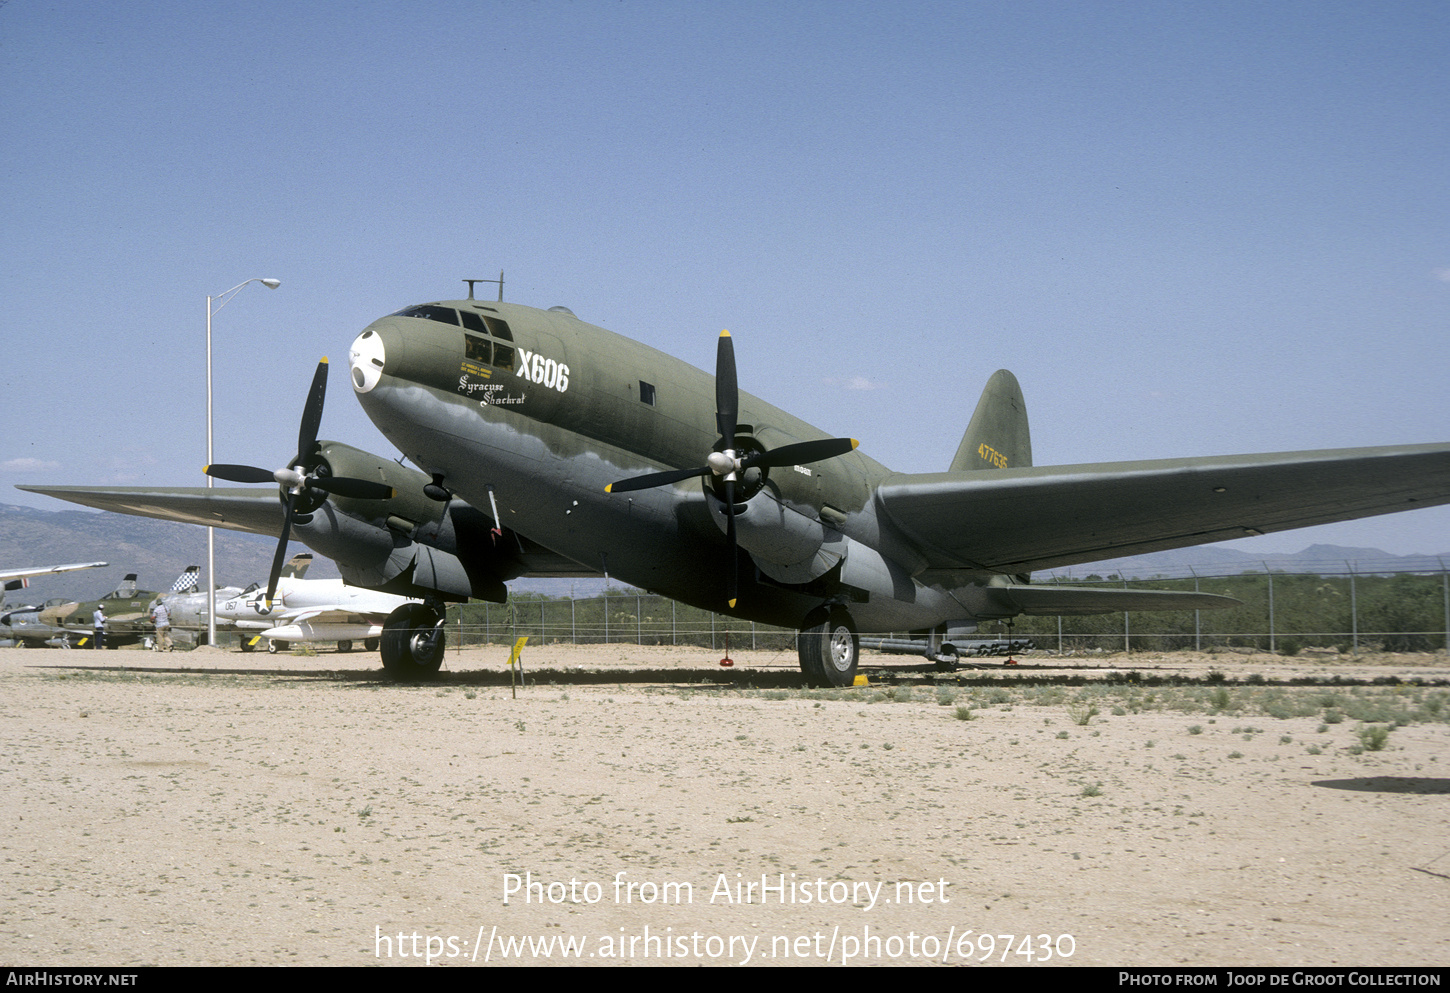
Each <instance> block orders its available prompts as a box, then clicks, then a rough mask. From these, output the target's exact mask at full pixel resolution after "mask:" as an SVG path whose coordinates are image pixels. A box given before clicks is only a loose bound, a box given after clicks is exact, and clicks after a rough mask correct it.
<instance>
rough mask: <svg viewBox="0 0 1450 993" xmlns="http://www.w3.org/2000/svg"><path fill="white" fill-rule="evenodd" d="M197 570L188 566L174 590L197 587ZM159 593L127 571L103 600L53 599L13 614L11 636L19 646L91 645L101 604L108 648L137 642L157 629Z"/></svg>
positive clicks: (66, 646)
mask: <svg viewBox="0 0 1450 993" xmlns="http://www.w3.org/2000/svg"><path fill="white" fill-rule="evenodd" d="M197 572H198V570H197V567H196V566H189V567H187V569H186V570H185V571H184V572H182V574H181V576H180V578H178V579H177V581H176V583H175V584H173V586H172V589H173V590H176V589H186V588H187V587H188V586H189V587H190V588H191V589H195V588H196V576H197ZM156 596H157V594H156V592H155V591H153V590H138V589H137V588H136V574H135V573H134V572H132V573H127V574H126V576H125V578H124V579H122V580H121V584H120V585H119V586H117V587H116V588H115V589H114V590H112V591H111V592H110V593H107V594H106V595H105V596H103V597H101V598H100V599H99V600H87V601H84V602H81V601H76V600H69V601H66V600H60V599H52V600H47V601H46V602H45V605H44V606H42V607H40V608H39V609H37V610H34V611H26V612H22V611H15V612H13V613H11V614H10V615H9V626H10V637H12V638H13V639H14V640H15V642H16V644H19V645H28V646H43V645H53V646H61V647H65V648H72V647H74V648H90V647H92V646H91V639H92V638H93V637H94V636H95V627H94V622H93V618H94V616H95V612H96V608H97V607H100V608H101V611H102V612H103V613H104V614H105V616H106V642H105V644H106V647H107V648H119V647H120V646H122V645H134V644H137V643H139V642H141V641H143V640H144V639H146V638H148V637H150V635H151V632H152V631H153V630H155V626H154V625H153V624H152V623H151V613H150V609H149V608H150V604H151V602H152V601H153V600H155V598H156Z"/></svg>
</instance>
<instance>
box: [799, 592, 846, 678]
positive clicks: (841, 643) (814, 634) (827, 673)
mask: <svg viewBox="0 0 1450 993" xmlns="http://www.w3.org/2000/svg"><path fill="white" fill-rule="evenodd" d="M799 645H800V648H799V652H800V663H801V672H803V673H805V677H806V682H807V683H808V684H809V685H811V686H850V685H852V684H853V683H854V682H855V681H856V665H857V663H858V662H860V660H861V639H860V638H859V637H857V635H856V622H855V621H853V620H851V614H850V613H849V612H848V611H847V610H846V609H845V608H843V607H833V608H831V612H830V613H829V614H828V615H827V616H826V619H825V620H824V621H822V622H821V623H819V624H815V625H813V626H811V627H808V628H802V629H801V632H800V638H799Z"/></svg>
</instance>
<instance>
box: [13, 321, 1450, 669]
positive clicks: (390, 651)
mask: <svg viewBox="0 0 1450 993" xmlns="http://www.w3.org/2000/svg"><path fill="white" fill-rule="evenodd" d="M348 366H349V375H350V378H351V381H352V385H353V390H354V392H355V393H356V395H357V397H358V400H359V401H360V402H361V403H362V406H363V408H364V410H365V411H366V412H367V414H368V416H369V417H371V418H372V420H373V422H374V423H375V424H376V425H377V426H378V428H379V429H380V430H381V431H382V432H383V434H384V435H386V436H387V437H388V439H389V440H390V441H391V442H392V443H393V444H395V445H396V446H397V447H398V449H399V450H400V451H401V452H403V453H404V454H405V455H406V456H407V458H408V459H409V460H411V461H412V462H413V463H414V464H415V465H417V466H418V467H420V468H421V469H422V470H423V474H419V473H416V472H413V471H412V470H409V469H405V468H404V467H402V466H400V465H398V464H397V463H394V462H391V461H389V460H387V459H382V458H379V457H377V456H371V455H368V454H367V453H364V452H360V451H359V450H357V449H355V448H350V447H348V446H346V445H341V444H339V443H336V442H325V441H324V442H318V441H317V440H316V430H317V425H318V422H319V421H320V417H321V410H322V391H323V389H324V388H325V376H326V364H325V360H324V364H323V365H321V366H319V369H318V374H317V376H316V378H315V379H314V384H313V390H312V393H311V394H310V396H309V399H308V402H307V405H306V408H305V412H304V417H303V425H302V429H301V431H300V433H299V443H298V449H297V455H296V456H295V457H294V458H293V459H292V460H291V461H290V462H289V463H288V465H287V466H286V467H285V468H284V469H281V470H276V471H275V472H274V471H271V470H263V469H257V468H253V467H245V466H213V467H210V471H211V472H212V474H213V475H215V476H218V477H220V478H223V479H229V480H234V481H238V482H264V481H265V482H271V481H273V480H276V481H277V482H278V483H280V484H281V489H282V500H281V502H280V504H279V502H278V501H277V500H276V499H275V498H266V499H265V500H263V499H259V496H260V495H259V494H257V493H256V492H255V491H252V492H250V493H249V492H248V491H246V490H238V489H230V488H227V489H222V488H218V489H213V490H206V489H200V488H198V489H193V490H156V489H135V488H131V489H110V490H99V489H90V488H84V489H83V488H77V487H23V488H25V489H33V490H35V491H38V492H43V493H49V494H51V495H54V496H57V497H62V498H64V499H68V500H72V501H74V502H77V503H83V504H87V505H91V506H98V507H103V508H106V509H111V510H119V511H123V512H127V513H139V514H145V515H148V516H156V517H164V518H169V519H173V520H189V521H192V522H195V523H199V524H208V523H210V524H215V525H216V526H219V527H235V528H239V529H242V530H256V531H263V532H269V533H272V534H277V533H278V532H279V530H280V531H281V532H282V533H283V541H284V545H285V538H286V535H287V534H288V533H294V534H296V536H297V537H298V538H299V539H300V540H302V541H304V542H306V543H307V544H308V545H309V547H311V548H313V549H314V550H315V551H318V552H320V553H321V554H324V555H327V556H329V557H331V558H333V559H335V560H336V561H337V563H338V567H339V571H341V573H342V575H343V577H344V578H345V579H347V580H348V581H349V582H351V583H354V584H358V585H365V586H370V587H372V588H375V589H385V590H387V591H389V592H395V593H400V594H403V595H406V596H413V597H421V598H423V599H424V601H425V602H424V603H422V604H414V605H409V606H407V607H404V608H400V609H399V610H398V611H395V612H394V614H393V615H392V616H391V617H390V618H389V619H388V621H387V623H386V625H385V626H384V631H383V638H382V650H383V662H384V666H385V667H386V668H387V669H388V671H389V672H390V673H392V674H393V675H395V676H399V677H405V678H416V677H422V676H427V675H430V674H431V673H433V672H434V671H436V669H437V668H438V665H439V662H440V661H441V649H442V641H443V631H442V616H443V615H442V606H443V604H444V602H445V601H449V600H458V599H463V598H465V597H469V596H472V597H481V598H485V599H490V600H502V599H504V597H505V595H506V591H505V589H504V585H503V584H504V582H505V581H506V580H508V579H512V578H514V577H516V576H521V575H583V574H600V573H605V574H608V575H610V576H614V577H617V578H619V579H621V580H623V581H625V582H628V583H631V584H633V585H635V586H638V587H641V588H643V589H647V590H651V591H654V592H657V593H661V594H663V595H665V596H668V597H672V598H674V599H677V600H680V601H682V602H685V603H690V604H694V605H696V606H700V607H705V608H707V609H712V610H719V611H728V612H731V613H733V614H734V615H735V616H738V617H740V618H742V619H747V620H754V621H760V622H764V623H769V624H776V625H781V626H786V627H793V628H796V629H798V630H799V631H800V638H799V639H798V643H799V657H800V665H801V669H802V670H803V672H804V674H805V676H806V679H807V680H808V681H809V682H811V683H812V684H815V685H835V686H840V685H848V684H850V683H851V682H852V681H853V679H854V676H855V673H856V668H857V661H858V651H859V639H858V637H857V634H858V632H861V631H865V632H876V631H914V632H919V633H922V634H925V635H926V637H927V640H928V643H930V641H931V639H932V638H934V637H938V638H939V636H940V633H941V632H945V631H946V630H947V629H948V627H951V628H957V629H959V628H961V627H962V626H963V625H970V624H973V623H976V622H980V621H983V620H995V619H1008V618H1011V617H1014V616H1017V615H1019V614H1046V615H1052V614H1088V613H1107V612H1117V611H1124V610H1165V609H1166V610H1179V609H1194V608H1207V607H1218V606H1228V605H1231V604H1232V603H1233V602H1234V601H1231V600H1228V599H1227V598H1224V597H1215V596H1211V595H1207V594H1194V593H1177V592H1164V591H1153V590H1103V589H1097V588H1072V587H1063V586H1058V585H1055V584H1054V585H1034V584H1032V583H1031V582H1030V573H1031V572H1032V571H1034V570H1039V569H1047V568H1055V567H1061V566H1067V565H1073V564H1078V563H1084V562H1093V561H1097V560H1101V559H1105V558H1111V557H1117V556H1124V555H1131V554H1139V553H1144V552H1150V551H1158V550H1163V549H1169V548H1179V547H1184V546H1189V545H1197V544H1202V543H1206V542H1214V541H1224V540H1228V539H1231V538H1241V537H1245V536H1248V535H1256V534H1264V533H1267V532H1272V531H1282V530H1287V529H1290V528H1298V527H1307V526H1310V525H1316V524H1325V523H1329V522H1332V521H1342V520H1351V519H1354V518H1359V517H1367V516H1371V515H1375V514H1386V513H1392V512H1395V511H1400V510H1408V509H1412V508H1417V507H1429V506H1435V505H1439V504H1444V503H1447V502H1450V445H1445V444H1430V445H1405V446H1389V447H1378V448H1357V449H1336V450H1326V451H1309V452H1288V453H1278V454H1267V455H1242V456H1214V457H1206V458H1187V459H1164V460H1155V461H1141V462H1115V463H1103V464H1091V465H1067V466H1034V465H1033V464H1032V450H1031V443H1030V440H1029V435H1028V426H1027V413H1026V404H1025V402H1024V401H1023V397H1022V392H1021V389H1020V388H1019V386H1018V383H1017V380H1016V379H1015V378H1014V377H1013V376H1012V374H1011V373H1009V372H1007V371H1005V370H1000V371H998V372H996V373H994V374H993V375H992V376H991V377H990V378H989V379H988V381H987V384H986V388H985V390H984V392H983V394H982V398H981V400H980V402H979V403H978V405H977V408H976V411H975V413H974V414H973V416H972V418H971V421H970V422H969V424H968V427H967V430H966V434H965V435H964V436H963V438H962V441H961V444H960V446H959V447H958V449H957V452H956V455H955V456H954V457H953V459H952V460H951V462H950V464H949V466H948V467H947V470H946V471H945V472H939V473H924V474H905V473H897V472H892V471H891V470H890V469H888V468H887V467H885V466H884V465H882V464H881V463H879V462H877V461H875V460H874V459H871V458H869V457H868V456H867V455H866V454H864V452H863V451H861V450H858V449H857V447H856V443H855V441H853V440H851V439H840V438H830V437H829V436H827V435H826V434H825V433H824V432H821V431H819V430H817V429H816V428H814V427H812V426H810V425H809V424H806V423H805V422H803V421H801V420H799V419H798V418H795V417H793V416H791V415H790V414H787V413H786V412H785V411H783V410H781V409H780V408H778V407H775V406H773V405H771V404H769V403H767V402H765V401H764V400H761V399H758V398H756V397H754V396H751V395H750V394H748V393H745V392H742V391H741V390H740V389H739V387H738V384H737V374H736V361H735V349H734V339H733V338H732V337H731V336H730V335H729V333H728V332H724V333H722V334H721V335H720V337H719V339H718V343H717V358H716V368H715V373H714V375H713V376H712V375H711V374H710V373H707V372H705V371H702V370H700V369H696V368H694V367H692V366H690V365H688V364H686V363H684V362H682V361H679V360H677V359H674V358H671V357H670V356H668V355H665V354H664V353H662V352H659V351H657V350H656V349H654V348H651V347H649V346H647V345H644V344H641V343H639V342H636V341H632V340H630V339H628V338H625V337H623V336H621V335H618V334H615V333H613V332H610V331H607V330H605V329H603V328H600V327H596V326H594V325H591V324H587V323H585V322H584V321H581V320H579V319H578V318H577V317H575V316H574V314H573V313H571V312H570V311H568V310H567V309H564V308H558V307H556V308H553V309H551V310H537V309H534V308H531V307H525V306H520V305H517V304H510V303H503V302H497V303H494V302H489V303H484V302H481V301H477V300H473V299H468V300H451V301H440V302H436V303H429V304H423V305H418V306H412V307H408V308H405V309H403V310H400V311H398V312H396V313H394V314H391V315H389V316H387V317H383V318H380V319H379V320H377V321H375V322H373V323H372V324H371V325H369V326H368V327H367V328H366V329H364V330H363V331H362V333H361V334H359V335H358V336H357V338H356V339H355V340H354V342H353V344H352V348H351V351H350V354H349V359H348ZM264 504H265V509H264ZM279 518H280V521H279ZM279 523H280V527H279ZM282 558H283V555H282V547H279V555H278V560H277V563H276V566H275V567H274V572H273V577H274V583H275V575H276V572H277V570H278V569H280V564H281V561H282Z"/></svg>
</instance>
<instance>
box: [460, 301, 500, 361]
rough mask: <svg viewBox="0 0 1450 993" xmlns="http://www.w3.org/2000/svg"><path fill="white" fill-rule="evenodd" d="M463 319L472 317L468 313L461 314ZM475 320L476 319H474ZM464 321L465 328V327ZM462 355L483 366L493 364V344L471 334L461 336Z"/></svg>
mask: <svg viewBox="0 0 1450 993" xmlns="http://www.w3.org/2000/svg"><path fill="white" fill-rule="evenodd" d="M463 316H464V318H465V319H466V318H469V317H472V316H473V315H472V314H470V313H469V312H468V311H466V310H465V311H464V312H463ZM475 320H476V318H475ZM466 323H467V322H466V321H465V326H466ZM463 354H464V357H465V358H467V359H468V361H470V362H480V363H482V364H484V365H492V364H493V342H491V341H489V340H488V339H487V338H476V337H474V336H473V335H471V334H465V335H464V336H463Z"/></svg>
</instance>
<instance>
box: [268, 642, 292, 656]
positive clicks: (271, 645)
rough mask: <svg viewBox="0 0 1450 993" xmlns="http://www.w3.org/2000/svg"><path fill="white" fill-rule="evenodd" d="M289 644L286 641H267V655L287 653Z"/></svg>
mask: <svg viewBox="0 0 1450 993" xmlns="http://www.w3.org/2000/svg"><path fill="white" fill-rule="evenodd" d="M289 644H290V643H289V642H286V641H272V640H271V639H270V638H269V639H268V640H267V654H269V655H276V654H277V653H278V652H285V651H286V650H287V649H288V647H289Z"/></svg>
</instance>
